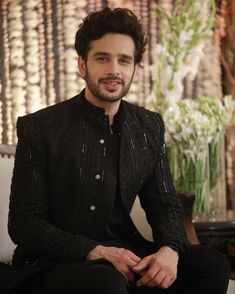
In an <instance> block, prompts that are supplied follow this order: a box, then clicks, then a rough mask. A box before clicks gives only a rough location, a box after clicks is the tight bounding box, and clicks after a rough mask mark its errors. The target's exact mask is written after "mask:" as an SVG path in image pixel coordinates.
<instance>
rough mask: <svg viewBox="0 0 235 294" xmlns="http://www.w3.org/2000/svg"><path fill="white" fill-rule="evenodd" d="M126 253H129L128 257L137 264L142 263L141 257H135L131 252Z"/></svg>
mask: <svg viewBox="0 0 235 294" xmlns="http://www.w3.org/2000/svg"><path fill="white" fill-rule="evenodd" d="M126 251H127V255H128V256H129V258H130V259H132V260H133V261H134V262H135V263H138V262H140V261H141V258H140V257H139V256H137V255H135V254H134V253H133V252H131V251H130V250H126Z"/></svg>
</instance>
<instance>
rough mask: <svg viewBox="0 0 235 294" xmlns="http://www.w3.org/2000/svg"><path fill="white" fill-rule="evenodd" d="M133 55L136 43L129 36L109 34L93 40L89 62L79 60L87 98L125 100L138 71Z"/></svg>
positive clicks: (89, 52) (109, 100) (111, 100)
mask: <svg viewBox="0 0 235 294" xmlns="http://www.w3.org/2000/svg"><path fill="white" fill-rule="evenodd" d="M134 54H135V44H134V42H133V40H132V38H131V37H130V36H127V35H123V34H116V33H112V34H111V33H110V34H105V35H104V36H103V37H102V38H100V39H98V40H95V41H92V42H91V43H90V48H89V51H88V55H87V60H86V61H84V60H83V59H82V58H81V57H79V60H78V63H79V69H80V73H81V76H82V77H83V78H84V79H85V81H86V96H87V98H88V99H89V98H90V99H89V100H90V101H94V100H95V101H96V102H98V101H100V102H101V101H102V102H115V101H118V100H120V99H121V98H122V97H124V96H125V95H126V94H127V92H128V91H129V88H130V86H131V83H132V79H133V76H134V72H135V63H134Z"/></svg>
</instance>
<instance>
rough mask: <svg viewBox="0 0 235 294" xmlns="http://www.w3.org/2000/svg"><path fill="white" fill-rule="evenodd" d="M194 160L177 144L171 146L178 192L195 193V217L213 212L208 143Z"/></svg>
mask: <svg viewBox="0 0 235 294" xmlns="http://www.w3.org/2000/svg"><path fill="white" fill-rule="evenodd" d="M204 151H205V152H203V153H201V154H200V156H197V157H196V158H195V159H194V160H193V159H191V158H189V157H187V156H186V155H185V154H184V153H183V152H181V150H180V149H179V148H177V146H174V147H172V146H171V148H170V150H169V161H170V169H171V173H172V176H173V180H174V184H175V187H176V190H177V192H179V193H183V194H188V193H189V194H194V195H195V201H194V206H193V215H194V218H198V217H202V216H204V215H208V214H210V213H211V209H212V205H211V204H212V199H211V194H210V174H209V157H208V145H206V146H205V148H204Z"/></svg>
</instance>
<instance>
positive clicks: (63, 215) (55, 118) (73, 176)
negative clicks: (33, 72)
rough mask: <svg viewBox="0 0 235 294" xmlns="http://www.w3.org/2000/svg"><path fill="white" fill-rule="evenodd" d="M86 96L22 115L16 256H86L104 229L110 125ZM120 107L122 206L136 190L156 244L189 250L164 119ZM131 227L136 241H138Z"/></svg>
mask: <svg viewBox="0 0 235 294" xmlns="http://www.w3.org/2000/svg"><path fill="white" fill-rule="evenodd" d="M83 95H84V92H82V93H81V94H80V95H78V96H75V97H73V98H71V99H69V100H67V101H64V102H61V103H58V104H56V105H54V106H51V107H48V108H45V109H43V110H40V111H38V112H36V113H34V114H30V115H27V116H24V117H21V118H19V119H18V123H17V134H18V145H17V151H16V159H15V167H14V173H13V179H12V186H11V198H10V212H9V233H10V236H11V237H12V240H13V241H14V242H15V243H16V244H17V245H18V247H17V249H16V255H15V259H17V258H19V256H20V259H21V260H22V258H23V260H30V259H32V260H35V259H38V260H58V261H80V260H83V259H85V257H86V255H87V253H88V252H89V251H90V250H91V249H93V248H94V247H95V246H96V245H98V244H99V240H100V239H101V238H102V236H103V234H104V231H105V228H106V225H107V223H108V221H109V219H110V216H111V212H112V207H113V203H114V197H115V195H114V194H113V193H112V187H110V183H109V171H108V169H107V161H106V148H107V145H106V138H105V133H107V132H105V130H106V128H107V127H108V123H107V121H106V119H107V118H105V116H104V115H103V114H104V113H103V110H102V109H100V116H99V115H97V114H96V115H95V114H94V113H93V112H92V111H88V109H87V107H88V106H87V104H86V103H85V102H84V99H83V98H82V97H83ZM121 107H122V114H121V115H122V118H121V120H120V121H121V122H122V125H121V129H122V136H121V147H120V149H121V150H120V159H119V165H120V166H119V172H120V175H119V178H120V196H121V200H122V203H123V207H124V209H125V210H126V211H127V213H128V214H129V213H130V211H131V209H132V206H133V203H134V200H135V198H136V196H137V195H138V196H139V197H140V201H141V205H142V207H143V208H144V210H145V212H146V215H147V219H148V222H149V224H150V225H151V227H152V231H153V238H154V240H155V242H156V243H157V244H159V245H164V244H169V243H171V242H173V243H174V244H177V245H178V246H179V247H180V248H181V249H182V251H183V250H184V248H185V247H187V244H188V241H187V238H186V235H185V231H184V227H183V221H182V207H181V204H180V203H179V200H178V198H177V196H176V193H175V189H174V186H173V183H172V179H171V175H170V172H169V168H168V164H167V159H166V149H165V143H164V124H163V121H162V118H161V116H160V115H159V114H157V113H154V112H150V111H148V110H146V109H144V108H142V107H139V106H135V105H132V104H129V103H127V102H126V101H122V102H121ZM97 111H98V110H97ZM132 228H133V229H130V238H132V236H133V238H134V236H135V237H136V236H137V238H138V236H139V234H138V232H137V231H136V229H135V227H134V225H133V226H132ZM139 237H140V236H139Z"/></svg>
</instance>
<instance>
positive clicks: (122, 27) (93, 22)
mask: <svg viewBox="0 0 235 294" xmlns="http://www.w3.org/2000/svg"><path fill="white" fill-rule="evenodd" d="M108 33H118V34H125V35H128V36H130V37H131V38H132V39H133V41H134V44H135V64H139V63H140V62H141V59H142V55H143V53H144V51H145V46H146V43H147V41H146V38H145V36H144V33H143V29H142V26H141V24H140V22H139V20H138V19H137V17H136V15H135V14H134V13H133V12H132V11H131V10H129V9H127V8H115V9H113V10H112V9H110V8H109V7H106V8H104V9H103V10H101V11H98V12H93V13H90V14H88V16H87V17H86V18H85V19H84V20H83V23H82V24H81V25H80V26H79V29H78V31H77V33H76V38H75V45H74V46H75V49H76V51H77V54H78V55H80V56H81V57H82V58H83V59H85V60H86V58H87V54H88V51H89V45H90V42H91V41H93V40H97V39H100V38H101V37H102V36H103V35H105V34H108Z"/></svg>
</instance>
